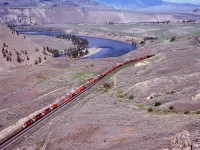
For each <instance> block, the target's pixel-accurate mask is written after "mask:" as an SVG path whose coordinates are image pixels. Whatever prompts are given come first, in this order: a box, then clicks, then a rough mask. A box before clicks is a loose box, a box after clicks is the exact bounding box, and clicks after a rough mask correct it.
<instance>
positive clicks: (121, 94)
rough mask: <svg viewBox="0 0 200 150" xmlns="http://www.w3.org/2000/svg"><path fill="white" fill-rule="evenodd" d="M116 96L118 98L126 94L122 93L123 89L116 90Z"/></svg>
mask: <svg viewBox="0 0 200 150" xmlns="http://www.w3.org/2000/svg"><path fill="white" fill-rule="evenodd" d="M116 96H117V97H118V98H121V99H122V98H125V96H126V94H124V93H123V91H118V92H117V93H116Z"/></svg>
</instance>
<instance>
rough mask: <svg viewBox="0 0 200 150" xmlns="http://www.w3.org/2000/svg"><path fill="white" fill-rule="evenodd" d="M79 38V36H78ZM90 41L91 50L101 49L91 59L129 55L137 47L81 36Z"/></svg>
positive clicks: (57, 33)
mask: <svg viewBox="0 0 200 150" xmlns="http://www.w3.org/2000/svg"><path fill="white" fill-rule="evenodd" d="M18 32H19V33H20V34H25V35H26V34H31V35H52V36H56V35H59V34H63V33H61V32H40V31H38V32H37V31H18ZM77 36H79V35H77ZM79 37H82V38H85V39H87V40H88V42H89V45H88V47H89V48H101V50H100V51H99V52H97V53H95V54H93V55H91V56H89V57H87V58H89V59H98V58H107V57H119V56H122V55H124V54H126V53H129V52H131V51H133V50H135V49H136V46H135V45H132V44H129V43H125V42H121V41H116V40H110V39H103V38H96V37H87V36H79Z"/></svg>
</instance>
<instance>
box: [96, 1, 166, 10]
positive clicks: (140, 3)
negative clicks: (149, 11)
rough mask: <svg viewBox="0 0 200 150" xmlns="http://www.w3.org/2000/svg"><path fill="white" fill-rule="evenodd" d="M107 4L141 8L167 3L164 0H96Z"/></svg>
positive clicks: (119, 7)
mask: <svg viewBox="0 0 200 150" xmlns="http://www.w3.org/2000/svg"><path fill="white" fill-rule="evenodd" d="M96 1H97V2H99V3H102V4H104V5H107V6H113V7H115V8H118V9H139V8H147V7H152V6H159V5H163V4H166V2H163V1H162V0H96Z"/></svg>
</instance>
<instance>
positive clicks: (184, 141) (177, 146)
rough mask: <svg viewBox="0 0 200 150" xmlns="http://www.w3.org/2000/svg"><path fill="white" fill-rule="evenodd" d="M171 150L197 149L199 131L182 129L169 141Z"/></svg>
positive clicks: (199, 141) (199, 139)
mask: <svg viewBox="0 0 200 150" xmlns="http://www.w3.org/2000/svg"><path fill="white" fill-rule="evenodd" d="M171 149H172V150H199V149H200V132H196V133H193V134H192V133H189V132H188V131H183V132H182V133H179V134H177V135H176V136H175V138H174V139H173V140H172V141H171Z"/></svg>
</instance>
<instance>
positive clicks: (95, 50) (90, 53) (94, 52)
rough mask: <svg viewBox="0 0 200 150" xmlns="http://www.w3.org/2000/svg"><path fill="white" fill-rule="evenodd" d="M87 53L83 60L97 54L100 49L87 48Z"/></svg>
mask: <svg viewBox="0 0 200 150" xmlns="http://www.w3.org/2000/svg"><path fill="white" fill-rule="evenodd" d="M88 51H89V53H88V54H87V55H85V56H84V57H83V58H87V57H90V56H92V55H94V54H96V53H98V52H100V51H101V48H88Z"/></svg>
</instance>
